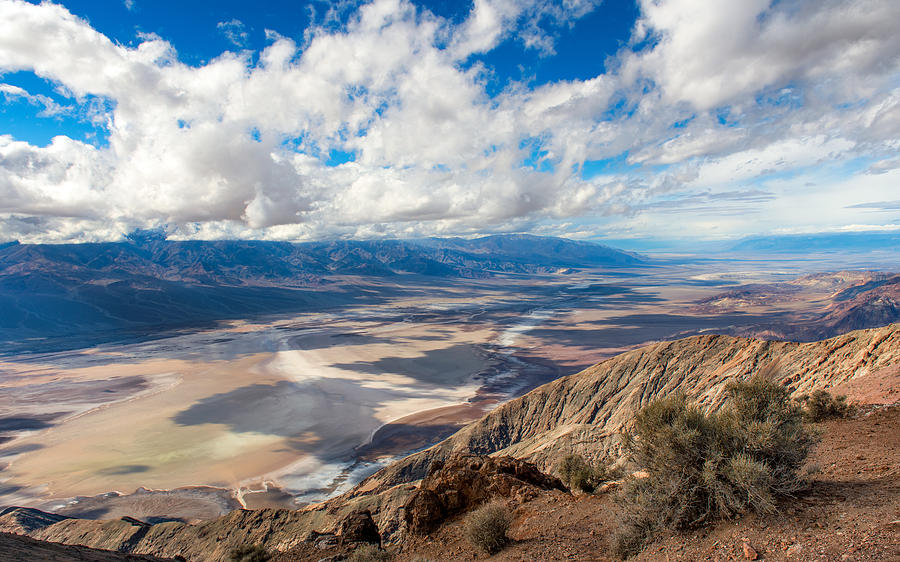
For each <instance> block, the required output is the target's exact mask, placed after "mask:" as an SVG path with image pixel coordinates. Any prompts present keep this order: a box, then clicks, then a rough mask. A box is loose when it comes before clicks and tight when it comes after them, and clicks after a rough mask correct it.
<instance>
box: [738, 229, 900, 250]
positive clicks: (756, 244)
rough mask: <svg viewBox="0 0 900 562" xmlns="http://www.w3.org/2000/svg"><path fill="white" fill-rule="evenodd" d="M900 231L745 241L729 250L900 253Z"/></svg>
mask: <svg viewBox="0 0 900 562" xmlns="http://www.w3.org/2000/svg"><path fill="white" fill-rule="evenodd" d="M898 248H900V232H885V231H879V232H839V233H825V234H793V235H785V236H760V237H753V238H745V239H743V240H741V241H740V242H738V243H737V244H735V245H733V246H732V247H731V248H730V249H729V251H730V252H737V253H784V254H795V253H799V254H809V253H833V252H871V251H879V250H887V251H897V249H898Z"/></svg>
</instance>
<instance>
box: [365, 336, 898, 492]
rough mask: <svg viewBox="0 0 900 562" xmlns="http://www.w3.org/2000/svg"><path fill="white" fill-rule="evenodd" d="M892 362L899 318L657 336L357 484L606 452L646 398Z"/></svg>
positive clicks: (834, 381)
mask: <svg viewBox="0 0 900 562" xmlns="http://www.w3.org/2000/svg"><path fill="white" fill-rule="evenodd" d="M896 364H900V324H893V325H891V326H886V327H884V328H877V329H871V330H860V331H856V332H851V333H848V334H845V335H842V336H838V337H835V338H832V339H829V340H824V341H820V342H812V343H792V342H772V341H764V340H755V339H746V338H735V337H730V336H712V335H711V336H695V337H691V338H685V339H681V340H677V341H672V342H662V343H657V344H653V345H649V346H647V347H643V348H641V349H637V350H634V351H631V352H628V353H624V354H622V355H619V356H617V357H614V358H611V359H609V360H607V361H604V362H602V363H599V364H597V365H595V366H593V367H590V368H588V369H585V370H584V371H582V372H580V373H577V374H575V375H571V376H568V377H564V378H562V379H559V380H556V381H553V382H550V383H548V384H545V385H543V386H541V387H539V388H537V389H535V390H533V391H532V392H530V393H528V394H526V395H524V396H522V397H520V398H518V399H516V400H511V401H510V402H507V403H506V404H504V405H502V406H500V407H499V408H497V409H496V410H494V411H493V412H491V413H490V414H488V415H486V416H485V417H483V418H482V419H480V420H478V421H476V422H473V423H471V424H469V425H468V426H466V427H464V428H463V429H461V430H460V431H459V432H457V433H456V434H454V435H453V436H451V437H450V438H448V439H446V440H445V441H442V442H441V443H438V444H437V445H435V446H434V447H431V448H430V449H427V450H425V451H422V452H420V453H417V454H414V455H411V456H410V457H407V458H406V459H403V460H401V461H399V462H397V463H394V464H393V465H391V466H388V467H386V468H385V469H383V470H382V471H380V472H378V473H376V474H374V475H373V476H372V477H370V478H369V479H367V480H366V481H364V482H362V483H361V484H360V486H359V487H358V488H357V490H355V491H354V492H351V493H356V494H359V493H371V492H373V491H378V490H383V489H386V488H388V487H391V486H395V485H397V484H400V483H403V482H410V481H414V480H418V479H420V478H422V477H423V476H424V475H425V473H426V472H427V468H428V466H429V465H430V464H431V462H433V461H434V460H442V459H444V458H446V457H447V456H448V455H449V454H450V453H453V452H462V453H476V454H504V455H510V456H513V457H518V458H524V459H527V460H530V461H532V462H535V463H536V464H537V465H538V466H539V467H540V468H542V469H544V470H549V469H550V468H551V467H552V465H553V464H554V463H555V461H556V459H557V458H558V457H559V456H560V455H562V454H563V453H564V452H569V451H572V450H574V451H576V452H581V453H583V454H586V455H587V456H602V455H605V454H607V453H614V452H615V451H616V448H617V444H618V439H617V435H618V434H620V433H621V432H622V431H624V430H626V429H627V428H628V427H629V424H630V423H631V420H632V418H633V415H634V412H636V411H637V410H638V409H640V408H641V407H642V406H644V405H646V404H647V403H648V402H649V401H651V400H653V399H655V398H658V397H661V396H665V395H667V394H669V393H672V392H674V391H676V390H683V391H685V392H687V393H688V395H689V396H691V397H692V398H694V399H696V400H697V401H699V402H700V403H701V404H702V405H704V406H706V407H708V408H710V409H714V408H717V407H719V406H720V405H721V404H722V402H723V401H724V388H725V384H726V383H727V382H728V381H730V380H735V379H743V378H747V377H749V376H751V375H753V374H755V373H757V372H759V371H761V370H766V369H770V368H772V369H774V372H775V373H776V375H777V377H778V378H779V379H780V380H781V381H782V382H784V384H786V385H788V386H789V387H790V388H791V389H792V390H794V391H796V392H803V393H808V392H810V391H812V390H815V389H819V388H826V389H827V388H830V387H832V386H835V385H838V384H841V383H846V382H848V381H852V380H854V379H856V378H858V377H862V376H864V375H868V374H870V373H873V372H876V371H879V370H881V369H886V368H889V367H890V366H891V365H896Z"/></svg>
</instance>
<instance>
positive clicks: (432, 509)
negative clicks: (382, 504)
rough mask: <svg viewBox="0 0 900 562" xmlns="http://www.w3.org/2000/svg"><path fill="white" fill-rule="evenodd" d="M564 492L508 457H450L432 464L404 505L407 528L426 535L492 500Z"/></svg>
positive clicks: (531, 467)
mask: <svg viewBox="0 0 900 562" xmlns="http://www.w3.org/2000/svg"><path fill="white" fill-rule="evenodd" d="M553 489H556V490H560V491H567V489H566V487H565V485H563V483H562V481H560V480H559V479H558V478H555V477H553V476H548V475H547V474H544V473H543V472H541V471H539V470H538V469H537V467H536V466H534V465H533V464H531V463H529V462H526V461H522V460H519V459H514V458H512V457H496V458H495V457H486V456H481V455H452V456H450V457H449V458H448V459H447V460H446V461H445V462H435V463H434V464H432V466H431V470H430V471H429V473H428V475H427V476H426V477H425V479H424V480H423V481H422V484H421V485H420V487H419V489H418V490H417V491H416V492H414V493H413V495H412V497H411V498H410V499H409V501H408V502H407V504H406V505H405V506H404V517H405V519H406V524H407V528H408V529H409V530H410V531H412V532H414V533H427V532H429V531H431V530H433V529H434V528H435V527H436V526H438V525H439V524H440V523H442V522H443V521H445V520H447V519H449V518H451V517H453V516H455V515H458V514H460V513H464V512H466V511H469V510H471V509H474V508H475V507H477V506H479V505H481V504H482V503H485V502H487V501H490V500H491V499H492V498H495V497H498V496H499V497H505V498H509V497H515V498H516V499H519V500H520V501H522V500H528V499H531V498H532V497H534V496H536V495H537V494H538V493H539V491H540V490H553Z"/></svg>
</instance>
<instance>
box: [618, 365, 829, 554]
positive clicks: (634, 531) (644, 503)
mask: <svg viewBox="0 0 900 562" xmlns="http://www.w3.org/2000/svg"><path fill="white" fill-rule="evenodd" d="M726 391H727V394H728V398H727V402H726V405H725V407H724V408H723V409H722V410H721V411H720V412H719V413H714V414H705V413H704V412H703V411H702V410H701V409H700V408H698V407H697V406H694V405H690V404H688V403H687V399H686V398H685V395H684V394H676V395H674V396H671V397H669V398H664V399H661V400H657V401H655V402H652V403H650V404H648V405H647V406H646V407H644V408H643V409H642V410H641V411H640V412H638V414H637V415H636V417H635V428H634V434H633V435H631V436H629V437H628V438H627V439H626V447H627V448H628V450H629V452H630V455H631V458H632V460H633V461H634V462H635V463H636V464H637V465H639V466H640V467H642V468H643V469H644V471H646V473H647V474H648V477H646V478H641V479H637V478H632V479H629V480H628V481H627V482H626V484H625V485H624V486H623V488H622V492H621V493H620V495H619V496H618V498H617V499H618V502H619V504H620V507H621V521H620V526H619V530H618V531H617V533H616V536H615V539H614V545H615V550H616V552H617V554H619V555H620V556H629V555H631V554H634V553H636V552H638V551H639V550H640V549H641V548H642V547H643V546H644V544H646V542H648V541H649V540H650V539H651V538H652V537H653V535H654V534H655V533H657V532H658V531H659V530H660V529H664V528H672V529H687V528H692V527H696V526H699V525H703V524H705V523H707V522H709V521H711V520H713V519H717V518H726V517H732V516H735V515H737V514H740V513H743V512H745V511H748V510H750V511H755V512H757V513H761V514H767V513H772V512H773V511H775V501H776V498H777V497H778V496H784V495H790V494H792V493H794V492H796V491H798V490H800V489H801V488H803V487H804V486H805V485H806V480H805V478H804V477H803V476H802V475H801V473H800V469H801V467H802V465H803V462H804V461H805V460H806V458H807V456H808V455H809V453H810V452H811V451H812V448H813V447H814V446H815V444H816V442H817V441H818V435H817V434H816V433H814V432H813V431H811V430H809V429H808V428H807V427H806V426H804V425H803V416H802V413H801V411H800V408H799V406H798V405H797V404H796V403H795V402H793V401H791V400H790V398H789V396H788V392H787V390H786V389H785V388H784V387H782V386H780V385H778V384H776V383H773V382H770V381H768V380H766V379H764V378H762V377H755V378H753V379H751V380H749V381H747V382H740V383H733V384H730V385H729V386H728V387H727V390H726Z"/></svg>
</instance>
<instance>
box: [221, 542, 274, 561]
mask: <svg viewBox="0 0 900 562" xmlns="http://www.w3.org/2000/svg"><path fill="white" fill-rule="evenodd" d="M269 558H271V556H270V555H269V553H268V552H267V551H266V549H265V548H263V547H262V546H260V545H258V544H245V545H242V546H239V547H237V548H234V549H232V550H231V552H230V553H229V554H228V559H229V560H231V562H266V561H267V560H268V559H269Z"/></svg>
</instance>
